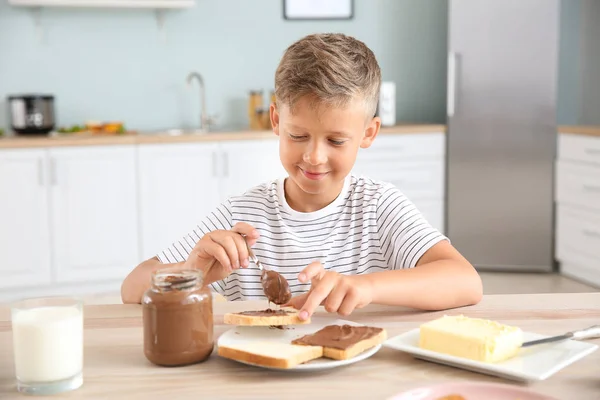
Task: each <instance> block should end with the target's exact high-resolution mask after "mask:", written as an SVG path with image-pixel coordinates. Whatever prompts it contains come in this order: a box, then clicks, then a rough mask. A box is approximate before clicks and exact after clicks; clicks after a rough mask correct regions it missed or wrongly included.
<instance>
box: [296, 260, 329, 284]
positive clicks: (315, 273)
mask: <svg viewBox="0 0 600 400" xmlns="http://www.w3.org/2000/svg"><path fill="white" fill-rule="evenodd" d="M324 273H325V268H323V264H321V263H320V262H319V261H313V262H311V263H310V264H309V265H308V267H306V268H304V269H303V270H302V272H300V273H299V274H298V280H299V281H300V282H302V283H306V282H310V281H312V280H313V279H321V278H322V276H323V274H324Z"/></svg>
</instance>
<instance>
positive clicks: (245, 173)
mask: <svg viewBox="0 0 600 400" xmlns="http://www.w3.org/2000/svg"><path fill="white" fill-rule="evenodd" d="M221 150H222V156H223V157H224V160H223V166H224V167H223V171H222V174H223V178H224V179H223V180H222V186H221V199H222V200H225V199H227V198H229V197H231V196H236V195H240V194H243V193H244V192H245V191H246V190H248V189H250V188H252V187H254V186H257V185H259V184H261V183H264V182H268V181H271V180H274V179H277V178H279V177H285V176H287V175H286V172H285V169H284V168H283V166H282V165H281V161H280V159H279V140H277V139H276V138H274V139H266V140H239V141H231V142H222V143H221Z"/></svg>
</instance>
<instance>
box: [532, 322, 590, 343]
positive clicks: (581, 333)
mask: <svg viewBox="0 0 600 400" xmlns="http://www.w3.org/2000/svg"><path fill="white" fill-rule="evenodd" d="M599 337H600V325H593V326H590V327H589V328H585V329H581V330H578V331H573V332H567V333H565V334H564V335H558V336H551V337H547V338H544V339H538V340H530V341H528V342H524V343H523V344H522V345H521V347H530V346H535V345H537V344H542V343H551V342H559V341H561V340H566V339H577V340H579V339H594V338H599Z"/></svg>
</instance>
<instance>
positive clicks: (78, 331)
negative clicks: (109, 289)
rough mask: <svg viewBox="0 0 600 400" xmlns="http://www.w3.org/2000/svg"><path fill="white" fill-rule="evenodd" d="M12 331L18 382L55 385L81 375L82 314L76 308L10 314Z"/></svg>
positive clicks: (40, 308) (57, 308)
mask: <svg viewBox="0 0 600 400" xmlns="http://www.w3.org/2000/svg"><path fill="white" fill-rule="evenodd" d="M12 329H13V348H14V355H15V369H16V374H17V379H18V380H19V381H21V382H40V383H42V382H54V381H60V380H64V379H68V378H71V377H73V376H75V375H77V374H79V373H81V370H82V366H83V312H82V311H81V310H80V309H78V308H77V307H61V306H48V307H39V308H32V309H27V310H13V316H12Z"/></svg>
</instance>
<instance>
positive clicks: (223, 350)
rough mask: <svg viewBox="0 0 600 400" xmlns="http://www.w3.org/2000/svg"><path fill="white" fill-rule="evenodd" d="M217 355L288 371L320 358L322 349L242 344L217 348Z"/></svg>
mask: <svg viewBox="0 0 600 400" xmlns="http://www.w3.org/2000/svg"><path fill="white" fill-rule="evenodd" d="M218 354H219V355H220V356H221V357H225V358H229V359H231V360H237V361H243V362H247V363H250V364H255V365H260V366H264V367H272V368H283V369H288V368H293V367H295V366H297V365H299V364H302V363H305V362H307V361H310V360H314V359H316V358H320V357H322V356H323V348H322V347H321V346H300V345H295V344H288V343H279V342H244V343H237V344H231V345H223V346H219V348H218Z"/></svg>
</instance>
